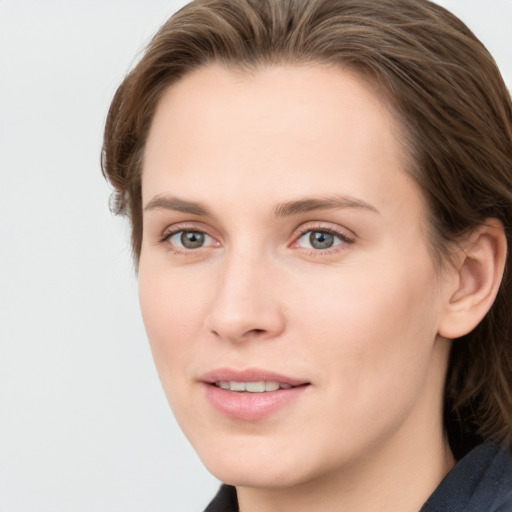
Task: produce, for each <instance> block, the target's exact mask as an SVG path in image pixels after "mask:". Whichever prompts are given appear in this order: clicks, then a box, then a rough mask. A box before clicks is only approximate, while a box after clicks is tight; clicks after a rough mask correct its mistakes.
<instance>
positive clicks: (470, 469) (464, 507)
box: [420, 444, 512, 512]
mask: <svg viewBox="0 0 512 512" xmlns="http://www.w3.org/2000/svg"><path fill="white" fill-rule="evenodd" d="M420 512H512V458H511V456H510V454H509V453H507V452H506V451H504V450H500V449H499V448H497V447H496V446H494V445H491V444H481V445H480V446H477V447H476V448H474V449H473V450H471V451H470V452H469V453H468V454H467V455H466V456H465V457H464V458H463V459H462V460H460V461H459V462H458V463H457V464H456V466H455V467H454V468H453V469H452V470H451V471H450V472H449V473H448V474H447V475H446V477H445V478H444V480H443V481H442V482H441V483H440V484H439V486H438V488H437V489H436V490H435V491H434V493H433V494H432V496H430V498H429V499H428V500H427V502H426V503H425V505H423V507H422V508H421V511H420Z"/></svg>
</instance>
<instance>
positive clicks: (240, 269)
mask: <svg viewBox="0 0 512 512" xmlns="http://www.w3.org/2000/svg"><path fill="white" fill-rule="evenodd" d="M272 267H273V266H272V263H271V262H270V261H269V260H268V259H266V258H264V257H251V256H249V255H247V252H245V253H244V252H243V251H240V252H238V253H235V252H233V253H232V254H230V255H229V256H228V257H227V258H226V260H225V261H223V263H222V269H221V271H220V272H219V274H218V276H217V281H216V287H215V289H214V290H212V292H213V294H214V296H213V299H212V303H211V307H210V309H209V311H208V313H207V316H206V319H205V327H206V328H207V329H208V330H209V331H210V332H211V333H213V334H214V335H215V336H217V337H218V338H221V339H223V340H226V341H229V342H231V343H240V342H244V341H248V340H256V339H257V340H266V339H272V338H275V337H277V336H279V335H280V334H281V333H282V332H283V331H284V328H285V317H284V308H283V307H282V305H281V304H282V301H281V298H280V294H279V287H278V285H277V283H276V279H275V277H276V270H275V269H273V268H272Z"/></svg>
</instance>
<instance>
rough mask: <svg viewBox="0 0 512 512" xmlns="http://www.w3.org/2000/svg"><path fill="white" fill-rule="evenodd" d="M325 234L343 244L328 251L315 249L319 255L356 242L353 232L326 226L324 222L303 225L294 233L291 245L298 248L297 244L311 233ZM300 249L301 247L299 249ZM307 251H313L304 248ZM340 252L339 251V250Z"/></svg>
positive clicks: (338, 227) (339, 227) (330, 225)
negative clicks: (334, 237)
mask: <svg viewBox="0 0 512 512" xmlns="http://www.w3.org/2000/svg"><path fill="white" fill-rule="evenodd" d="M315 231H318V232H323V233H329V234H331V235H334V236H336V237H338V238H339V239H340V240H341V241H342V243H340V244H337V245H335V246H333V247H330V248H328V249H313V252H315V253H317V254H321V253H326V252H327V251H335V250H337V248H338V247H339V246H340V245H342V246H343V245H345V244H353V243H354V242H355V241H356V238H357V237H356V235H355V233H354V232H353V231H350V230H349V229H347V228H342V227H341V226H335V225H332V224H330V223H329V224H326V223H323V222H312V223H306V224H303V225H301V226H300V227H299V228H298V229H297V230H296V231H295V233H294V235H293V241H292V243H291V244H290V247H297V244H298V242H299V240H300V239H301V238H302V237H303V236H304V235H306V234H307V233H310V232H315ZM299 248H300V247H299ZM304 249H306V250H311V249H308V248H304ZM338 250H339V249H338Z"/></svg>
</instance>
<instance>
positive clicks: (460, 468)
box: [204, 444, 512, 512]
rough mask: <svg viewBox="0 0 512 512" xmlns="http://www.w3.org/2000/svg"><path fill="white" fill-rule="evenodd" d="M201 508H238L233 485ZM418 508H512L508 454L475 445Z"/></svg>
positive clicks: (223, 511)
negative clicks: (205, 506)
mask: <svg viewBox="0 0 512 512" xmlns="http://www.w3.org/2000/svg"><path fill="white" fill-rule="evenodd" d="M319 510H320V509H319ZM204 512H238V501H237V498H236V490H235V488H234V487H232V486H230V485H223V486H222V487H221V488H220V490H219V492H218V493H217V496H215V498H214V499H213V501H212V502H211V503H210V504H209V505H208V507H207V508H206V510H205V511H204ZM420 512H512V457H511V456H510V454H509V453H508V452H506V451H504V450H500V449H499V448H497V447H496V446H494V445H492V444H482V445H480V446H477V447H476V448H475V449H473V450H472V451H471V452H469V453H468V454H467V455H466V456H465V457H464V458H463V459H461V460H460V461H459V462H458V463H457V464H456V465H455V467H454V468H453V469H452V470H451V471H450V472H449V473H448V475H446V477H445V478H444V480H443V481H442V482H441V483H440V484H439V486H438V487H437V489H436V490H435V491H434V493H433V494H432V495H431V496H430V498H429V499H428V500H427V502H426V503H425V505H423V507H422V508H421V510H420Z"/></svg>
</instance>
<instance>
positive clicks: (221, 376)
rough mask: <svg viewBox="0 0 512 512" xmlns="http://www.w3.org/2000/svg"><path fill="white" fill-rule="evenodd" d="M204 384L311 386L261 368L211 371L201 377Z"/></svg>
mask: <svg viewBox="0 0 512 512" xmlns="http://www.w3.org/2000/svg"><path fill="white" fill-rule="evenodd" d="M200 380H201V381H202V382H205V383H207V384H214V383H215V382H261V381H272V382H278V383H280V384H289V385H290V386H301V385H304V384H309V382H308V381H307V380H304V379H297V378H293V377H288V376H286V375H283V374H281V373H276V372H273V371H269V370H263V369H259V368H247V369H244V370H235V369H232V368H217V369H215V370H211V371H209V372H207V373H205V374H204V375H202V376H201V377H200Z"/></svg>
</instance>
